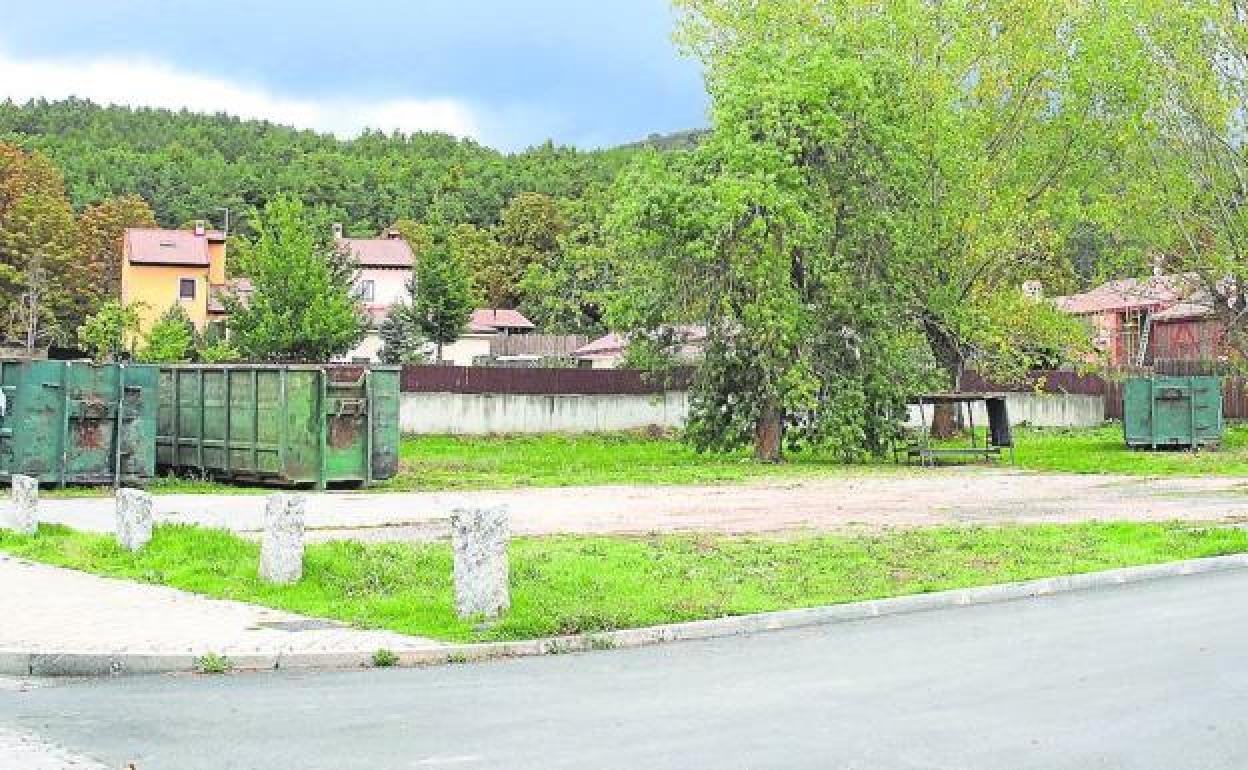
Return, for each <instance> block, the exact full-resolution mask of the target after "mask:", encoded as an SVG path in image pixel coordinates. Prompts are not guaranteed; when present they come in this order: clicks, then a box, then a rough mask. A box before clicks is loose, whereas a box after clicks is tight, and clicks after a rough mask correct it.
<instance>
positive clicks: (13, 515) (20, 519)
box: [0, 475, 39, 535]
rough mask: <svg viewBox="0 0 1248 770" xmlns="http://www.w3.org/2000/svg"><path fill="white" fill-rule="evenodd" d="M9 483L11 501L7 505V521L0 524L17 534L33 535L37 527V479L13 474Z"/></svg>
mask: <svg viewBox="0 0 1248 770" xmlns="http://www.w3.org/2000/svg"><path fill="white" fill-rule="evenodd" d="M10 484H11V485H12V486H11V488H10V494H11V495H12V498H13V503H12V505H11V506H9V514H8V516H7V517H6V518H7V521H4V522H3V523H2V524H0V526H3V527H5V528H6V529H11V530H13V531H14V532H16V533H17V534H19V535H33V534H35V531H36V530H37V529H39V480H38V479H32V478H31V477H30V476H20V475H14V476H13V479H12V481H11V482H10Z"/></svg>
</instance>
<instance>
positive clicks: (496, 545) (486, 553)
mask: <svg viewBox="0 0 1248 770" xmlns="http://www.w3.org/2000/svg"><path fill="white" fill-rule="evenodd" d="M510 539H511V516H510V515H509V514H508V513H507V508H506V506H499V507H497V508H459V509H456V510H455V511H454V512H453V513H452V514H451V546H452V548H453V549H454V551H455V568H454V574H455V612H456V613H458V614H459V616H460V617H461V618H472V617H479V616H485V617H486V618H496V617H498V616H499V615H500V614H502V613H503V612H504V611H506V610H507V608H508V607H510V606H511V590H510V586H509V585H508V578H509V574H508V566H507V542H508V541H509V540H510Z"/></svg>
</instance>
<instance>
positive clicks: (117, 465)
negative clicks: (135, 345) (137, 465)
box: [113, 363, 126, 489]
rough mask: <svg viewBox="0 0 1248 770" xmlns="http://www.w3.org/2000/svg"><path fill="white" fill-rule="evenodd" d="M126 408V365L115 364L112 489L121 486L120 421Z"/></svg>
mask: <svg viewBox="0 0 1248 770" xmlns="http://www.w3.org/2000/svg"><path fill="white" fill-rule="evenodd" d="M125 408H126V365H125V364H121V363H119V364H117V413H116V415H114V417H113V489H120V488H121V421H122V417H123V414H122V413H123V412H124V411H125Z"/></svg>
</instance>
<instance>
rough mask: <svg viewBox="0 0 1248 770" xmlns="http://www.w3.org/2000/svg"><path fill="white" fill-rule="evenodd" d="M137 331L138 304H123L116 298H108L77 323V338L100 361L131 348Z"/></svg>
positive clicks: (129, 350) (112, 358) (119, 356)
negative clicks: (84, 319) (85, 318)
mask: <svg viewBox="0 0 1248 770" xmlns="http://www.w3.org/2000/svg"><path fill="white" fill-rule="evenodd" d="M138 333H139V311H138V307H137V306H136V305H133V304H131V305H124V306H123V305H122V304H121V303H120V302H118V301H117V300H109V301H108V302H105V303H104V304H103V305H102V306H101V307H100V309H99V310H98V311H97V312H96V313H95V315H93V316H91V317H90V318H88V319H87V320H86V322H85V323H84V324H83V325H82V326H79V327H78V341H79V343H80V344H82V346H83V347H85V348H86V349H87V350H89V351H90V352H91V355H92V356H93V357H94V358H95V360H96V361H97V362H101V363H103V362H107V361H116V360H118V359H120V358H121V357H122V354H123V353H130V352H132V351H133V350H134V344H135V338H136V337H137V336H138Z"/></svg>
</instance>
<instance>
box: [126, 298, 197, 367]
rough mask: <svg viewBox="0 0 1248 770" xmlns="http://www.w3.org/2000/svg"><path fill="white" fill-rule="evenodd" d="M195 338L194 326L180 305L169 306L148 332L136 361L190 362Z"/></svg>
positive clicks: (156, 362)
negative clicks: (145, 343) (144, 344)
mask: <svg viewBox="0 0 1248 770" xmlns="http://www.w3.org/2000/svg"><path fill="white" fill-rule="evenodd" d="M195 336H196V335H195V325H194V324H193V323H191V319H190V317H189V316H188V315H187V314H186V310H185V309H184V308H183V307H182V305H180V304H176V305H170V306H169V309H168V310H166V311H165V312H164V313H163V314H162V315H161V317H160V318H159V319H157V321H156V323H154V324H152V328H151V329H150V330H148V332H147V345H146V346H145V347H144V348H143V349H142V350H141V351H140V352H139V355H138V360H140V361H143V362H145V363H153V364H176V363H184V362H186V361H190V360H191V354H192V353H193V352H194V350H195Z"/></svg>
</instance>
